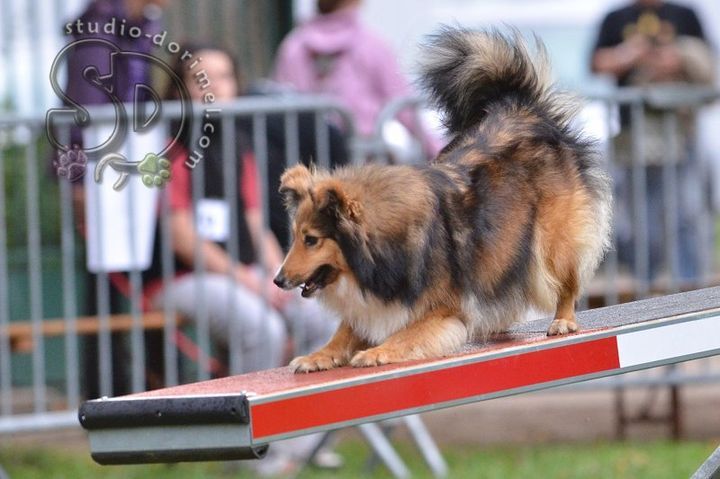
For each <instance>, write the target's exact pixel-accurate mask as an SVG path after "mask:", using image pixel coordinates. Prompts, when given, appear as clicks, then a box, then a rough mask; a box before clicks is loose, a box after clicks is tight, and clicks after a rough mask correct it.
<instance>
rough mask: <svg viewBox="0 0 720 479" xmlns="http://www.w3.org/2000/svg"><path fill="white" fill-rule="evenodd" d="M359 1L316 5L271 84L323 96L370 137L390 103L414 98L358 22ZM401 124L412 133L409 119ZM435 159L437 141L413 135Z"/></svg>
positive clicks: (280, 58) (292, 36)
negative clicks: (338, 105)
mask: <svg viewBox="0 0 720 479" xmlns="http://www.w3.org/2000/svg"><path fill="white" fill-rule="evenodd" d="M359 4H360V0H318V1H317V10H318V13H319V14H318V15H317V16H315V17H314V18H312V19H310V20H309V21H308V22H306V23H304V24H302V25H300V26H298V27H296V28H295V29H294V30H293V31H291V32H290V33H289V34H288V35H287V37H285V39H284V40H283V41H282V43H281V45H280V48H279V51H278V54H277V58H276V64H275V75H274V79H275V80H276V81H277V82H279V83H282V84H285V85H288V86H290V87H292V88H293V89H294V90H296V91H298V92H301V93H324V94H327V95H331V96H334V97H336V98H337V99H338V100H340V101H341V102H342V103H343V104H344V105H345V107H346V108H347V109H348V110H349V111H350V112H351V113H352V114H353V116H354V118H355V121H356V125H357V128H358V132H359V133H360V134H361V135H363V136H370V135H372V134H373V131H374V128H375V122H376V120H377V117H378V114H379V113H380V111H381V110H382V109H383V107H385V105H387V104H388V103H389V102H390V101H391V100H393V99H395V98H399V97H404V96H409V95H412V94H413V92H412V90H411V89H410V86H409V84H408V81H407V80H406V78H405V76H404V75H403V74H402V72H401V71H400V66H399V65H398V62H397V60H396V58H395V55H394V53H393V52H392V50H391V49H390V47H389V46H388V45H387V44H386V43H385V41H383V40H382V39H381V38H380V37H379V36H378V35H376V34H374V33H373V32H372V31H370V30H369V29H368V28H366V27H365V26H364V25H363V23H362V22H361V20H360V12H359ZM400 121H401V122H402V123H403V124H404V125H405V126H406V127H407V128H408V129H409V130H410V131H415V130H416V129H417V128H416V125H415V122H414V121H413V119H412V116H411V115H409V114H407V113H406V114H401V115H400ZM415 134H416V136H420V138H421V139H422V143H423V146H424V148H425V151H426V152H427V153H429V154H430V155H431V156H434V155H435V154H437V152H438V151H439V149H440V147H441V146H442V145H440V142H439V139H438V138H437V137H436V136H435V135H434V134H432V133H429V132H426V131H422V132H417V131H415Z"/></svg>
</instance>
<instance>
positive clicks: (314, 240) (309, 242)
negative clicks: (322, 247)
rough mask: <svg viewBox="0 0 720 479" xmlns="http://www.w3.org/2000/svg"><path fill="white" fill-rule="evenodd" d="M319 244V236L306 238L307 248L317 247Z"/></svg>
mask: <svg viewBox="0 0 720 479" xmlns="http://www.w3.org/2000/svg"><path fill="white" fill-rule="evenodd" d="M317 242H318V237H317V236H310V235H307V236H305V246H315V245H316V244H317Z"/></svg>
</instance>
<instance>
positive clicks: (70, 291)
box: [0, 96, 357, 432]
mask: <svg viewBox="0 0 720 479" xmlns="http://www.w3.org/2000/svg"><path fill="white" fill-rule="evenodd" d="M213 106H214V107H216V110H215V111H216V113H215V114H217V115H218V116H217V119H218V122H219V124H220V126H221V127H223V128H222V134H221V136H220V135H217V137H215V138H212V140H211V141H216V142H219V143H220V144H221V150H220V151H221V154H222V156H223V161H222V166H221V177H219V178H217V181H218V182H221V183H223V184H224V186H225V192H224V197H225V198H224V199H225V200H226V201H227V204H228V205H229V209H230V223H231V224H230V233H231V236H232V237H231V238H230V239H229V241H228V244H229V245H234V244H236V241H235V240H236V239H237V234H238V225H237V215H236V213H237V210H236V208H237V195H238V184H237V181H238V178H239V177H238V171H237V165H238V162H237V161H233V158H237V157H238V155H239V154H240V151H239V149H238V148H239V145H238V142H237V141H236V138H235V131H234V130H235V129H236V127H237V125H233V123H237V121H240V120H241V119H246V120H247V121H248V122H249V130H247V132H248V133H249V138H248V142H249V143H250V144H249V145H248V144H246V145H244V146H245V147H249V148H251V149H252V150H253V151H254V152H255V156H256V158H257V161H256V164H257V178H256V181H257V186H258V189H259V195H260V197H261V207H262V213H263V214H262V218H263V223H264V226H265V227H266V228H269V226H270V215H269V208H270V207H269V197H270V193H269V189H268V184H269V182H270V178H269V171H268V148H269V146H270V145H269V144H268V136H267V135H268V134H269V133H268V122H269V121H271V122H273V124H274V125H275V126H277V125H278V124H280V125H281V129H282V135H283V139H282V140H283V141H282V142H283V143H284V145H283V149H284V151H283V153H284V157H285V159H286V161H287V162H288V164H292V163H296V162H298V161H306V162H308V161H312V162H314V163H316V164H318V165H319V166H321V167H329V166H330V164H331V158H330V152H331V149H330V142H331V131H332V129H333V128H334V125H333V123H334V122H336V121H337V119H338V118H340V119H341V120H342V123H343V124H342V125H341V126H342V134H343V135H344V136H345V137H347V143H348V145H350V146H352V145H353V142H354V138H355V135H354V124H353V122H352V119H351V118H350V117H349V116H348V114H347V113H346V112H345V111H344V110H343V109H342V108H341V107H339V106H338V105H337V103H335V102H333V101H330V100H328V99H327V98H322V97H307V96H305V97H287V96H273V97H253V98H245V99H242V100H239V101H237V102H233V103H229V104H217V105H213ZM127 107H128V108H130V106H129V105H127ZM203 112H204V110H202V109H201V108H200V106H199V105H196V108H195V111H194V112H193V117H194V126H193V133H192V136H191V138H192V140H191V141H190V142H189V144H191V145H195V144H196V143H197V142H198V141H199V140H200V138H201V137H202V136H203V135H206V134H207V131H203V130H202V127H203V126H204V125H205V124H206V123H203V121H206V120H205V118H203V115H202V113H203ZM217 112H221V113H217ZM182 114H183V108H182V105H180V104H179V103H166V104H164V105H163V119H164V125H165V128H166V130H167V131H169V130H170V122H171V121H173V120H177V119H179V118H180V116H181V115H182ZM331 114H332V115H331ZM330 116H332V118H331V119H330V120H328V118H329V117H330ZM91 118H92V119H93V121H94V122H96V123H94V124H104V123H112V122H114V121H115V120H116V112H115V110H114V109H113V108H112V107H111V106H109V105H108V106H102V107H97V108H95V109H92V110H91ZM71 120H72V119H71V118H65V119H64V121H63V119H59V120H58V122H57V125H56V127H57V130H58V132H57V135H58V137H59V138H60V139H61V142H69V140H68V139H69V138H70V128H71V124H72V123H71ZM301 122H306V123H307V122H310V123H311V125H310V127H309V128H307V125H305V128H304V127H303V125H302V124H301ZM246 126H248V125H246ZM302 130H305V131H306V132H307V131H312V134H313V138H311V139H310V140H308V139H303V138H300V136H299V133H300V131H302ZM0 135H1V136H0V138H2V139H3V148H2V149H1V150H0V413H1V414H0V432H10V431H17V430H23V429H41V428H45V427H57V426H68V425H75V424H76V422H77V418H76V413H75V412H74V411H75V410H76V408H77V406H78V404H79V402H80V400H81V398H82V396H83V395H84V394H83V384H82V383H83V379H84V380H85V381H87V380H88V378H87V377H84V378H83V377H82V370H83V369H84V370H87V369H88V367H89V365H88V364H87V363H88V361H90V360H92V358H85V361H84V362H85V364H84V365H82V364H81V363H82V362H83V361H81V356H82V354H81V353H82V351H81V349H83V348H81V344H80V341H79V336H80V334H83V333H82V331H81V330H82V329H83V327H84V325H81V324H79V321H80V318H81V317H82V316H83V314H82V310H83V309H86V308H85V307H84V305H83V304H82V302H83V301H82V298H81V293H82V292H83V291H84V290H86V289H88V288H92V287H94V289H95V294H94V297H93V298H88V301H87V302H88V303H89V304H90V305H91V308H90V309H91V310H94V311H93V313H92V316H93V317H94V319H95V320H96V322H97V325H96V339H95V338H94V337H92V336H95V334H93V335H92V336H91V337H90V338H89V339H87V340H86V341H85V343H84V347H85V348H87V347H89V346H90V345H91V344H92V342H93V341H97V353H98V354H97V362H98V367H97V375H98V377H97V382H98V392H97V393H98V395H100V396H110V395H115V394H119V393H124V392H138V391H142V390H145V389H146V386H147V377H146V367H147V366H148V364H146V357H145V354H146V351H145V345H144V340H145V336H144V332H145V331H144V326H145V325H144V323H143V317H144V311H143V309H144V307H143V303H144V302H146V299H147V298H144V297H143V294H144V292H143V287H144V285H143V273H142V272H141V271H140V270H139V269H131V270H127V271H123V273H124V274H125V276H126V279H127V281H126V286H127V287H126V288H125V289H126V291H125V292H124V294H125V295H126V296H127V297H126V298H124V299H123V301H124V302H125V303H127V304H126V305H125V307H123V308H118V306H117V304H115V303H117V302H118V301H116V297H117V296H118V294H117V291H115V289H116V284H115V283H114V282H113V281H112V276H113V274H111V273H110V271H102V270H101V271H99V272H97V274H95V275H94V277H90V276H89V275H88V273H87V271H86V267H85V259H84V254H83V249H84V246H85V245H84V241H83V239H82V235H81V234H80V233H79V232H78V224H77V221H76V220H77V218H76V216H77V215H78V213H80V212H79V211H78V201H77V197H78V194H79V193H78V192H82V190H81V189H80V188H78V186H76V185H73V184H71V183H70V182H69V181H68V179H67V178H66V177H57V176H56V175H55V174H54V173H53V172H50V171H49V168H44V167H42V166H41V165H49V163H50V158H51V152H50V151H48V148H47V147H46V143H47V139H46V138H45V137H46V131H45V118H44V117H43V118H17V117H12V118H0ZM169 136H170V135H168V137H169ZM308 141H309V143H310V144H312V145H313V150H314V151H313V152H312V153H311V157H310V158H301V157H300V148H301V142H302V143H308ZM128 143H129V144H130V143H132V142H128ZM274 146H275V147H277V145H274ZM130 148H132V147H130ZM353 151H355V150H354V149H353V148H350V149H349V151H348V160H349V161H357V159H356V158H354V157H353V156H352V155H353V153H352V152H353ZM137 153H140V152H133V151H130V152H128V155H127V156H128V157H134V156H135V154H137ZM91 160H92V158H91ZM283 166H284V165H283ZM13 175H14V176H13ZM86 175H93V171H92V169H91V168H89V169H88V171H87V172H86ZM204 175H205V165H204V163H203V162H202V161H199V162H197V165H195V167H194V168H193V169H192V174H191V178H192V186H193V188H192V191H193V194H192V202H193V207H196V206H197V203H198V201H199V199H200V198H201V196H202V190H203V189H204V184H203V182H204ZM17 177H20V178H23V177H24V178H23V179H24V181H23V182H22V183H19V182H18V181H17V179H18V178H17ZM104 184H106V185H107V184H108V181H107V179H106V180H105V182H104ZM86 186H87V183H86ZM138 188H145V187H144V186H142V185H140V184H139V182H137V183H133V182H130V183H129V184H128V185H127V189H128V190H130V194H128V195H126V198H127V204H126V205H125V206H126V209H124V211H117V215H118V216H120V215H123V214H126V215H127V216H129V217H133V216H134V215H137V214H138V213H139V212H140V210H141V208H146V207H147V206H146V205H137V204H134V203H135V201H134V200H133V197H134V196H135V195H136V194H137V193H139V192H140V191H139V190H138ZM85 189H86V188H85ZM94 194H95V195H96V196H94V197H93V196H88V195H87V194H85V195H84V196H85V198H84V203H85V205H84V206H88V203H90V202H93V201H98V200H100V198H99V197H98V196H97V195H98V191H97V190H96V191H95V193H94ZM81 196H82V195H81ZM232 198H235V200H234V201H231V199H232ZM158 200H159V201H158V214H157V218H158V224H157V227H158V232H159V238H160V243H161V247H160V256H161V258H160V263H161V277H162V283H163V290H165V291H172V288H173V282H174V281H173V280H174V276H175V271H174V268H175V262H174V260H173V251H172V246H171V245H172V231H171V225H170V222H169V215H170V206H169V201H168V193H167V191H166V190H163V191H162V193H161V194H160V197H159V199H158ZM23 204H24V208H23V210H20V209H19V208H21V207H22V205H23ZM152 208H153V209H154V208H155V206H154V205H153V206H152ZM99 211H100V209H99V208H95V212H96V213H95V214H96V216H95V217H94V218H89V217H87V216H86V220H88V221H90V222H92V221H96V222H97V223H98V224H100V223H102V222H103V220H106V221H107V220H112V221H114V220H115V219H116V218H101V217H100V216H98V215H99ZM127 228H128V229H127V230H126V231H125V233H126V234H127V236H128V237H129V238H134V237H135V236H136V235H137V234H139V233H140V232H139V231H136V230H135V228H136V226H135V222H133V221H129V222H128V223H127ZM19 229H24V230H25V231H24V232H23V233H24V234H21V235H19V234H15V232H16V230H19ZM98 231H102V230H101V229H99V230H98ZM100 234H102V233H100ZM46 240H48V242H49V243H51V244H52V247H47V246H46ZM103 240H104V239H103V238H98V243H99V244H100V245H102V243H103ZM130 244H131V245H133V244H134V242H132V241H131V242H130ZM199 245H200V242H196V247H195V248H194V252H193V257H194V259H195V261H194V263H195V265H196V268H195V273H194V274H196V275H199V276H202V275H203V274H204V273H205V258H204V257H203V251H202V248H201V247H200V246H199ZM257 246H258V248H259V250H260V251H259V256H260V257H262V249H263V244H258V245H257ZM53 248H54V249H53ZM24 252H26V256H27V260H26V261H25V262H24V263H25V264H21V265H19V268H18V267H17V266H16V265H14V263H13V262H14V261H15V262H17V261H16V259H17V258H18V256H24V254H21V253H24ZM138 253H139V252H138V251H136V248H134V247H131V248H130V254H131V256H134V255H137V254H138ZM100 254H102V251H100ZM228 254H229V256H230V258H231V260H232V261H233V262H237V261H238V254H239V253H238V251H237V248H236V247H233V246H229V247H228ZM53 255H54V256H55V257H53V258H52V259H53V260H55V261H53V262H52V264H51V266H52V267H54V268H56V270H55V271H52V272H48V269H49V267H48V266H47V265H46V259H47V260H48V261H49V260H50V258H51V257H52V256H53ZM130 259H131V262H132V263H135V262H136V259H137V258H134V257H133V258H130ZM58 266H59V268H58ZM16 270H19V271H17V272H16ZM18 274H26V275H27V279H26V280H25V281H20V282H21V283H22V284H19V285H15V284H13V283H12V281H11V280H13V279H15V278H17V277H18V276H17V275H18ZM48 275H50V276H52V275H54V276H53V277H52V278H50V279H48ZM227 276H228V284H230V283H232V282H233V281H234V279H233V277H232V276H231V275H230V274H229V273H228V275H227ZM51 280H54V281H52V282H53V283H54V284H52V285H49V284H48V283H49V282H51ZM22 288H25V289H24V290H23V291H18V290H20V289H22ZM59 293H61V294H59ZM164 296H165V297H171V296H172V295H170V294H166V295H164ZM200 299H201V300H200V301H198V302H197V305H196V306H197V310H196V314H195V318H194V321H193V324H192V330H193V331H192V336H193V338H191V341H190V342H189V344H188V345H187V346H188V347H189V348H190V352H191V353H193V351H194V352H195V353H196V357H194V358H193V363H195V365H194V369H195V374H194V375H193V377H185V378H182V377H181V374H180V372H179V370H178V347H179V346H180V345H179V344H178V339H177V338H178V337H177V333H178V328H177V322H176V308H175V305H174V304H172V302H171V301H165V302H164V304H163V316H164V321H163V324H162V329H161V330H162V333H163V341H162V346H161V347H162V362H163V364H164V372H163V374H164V377H163V381H162V384H159V385H173V384H178V383H179V382H180V381H181V380H183V379H184V380H185V381H188V380H203V379H208V378H209V377H210V374H211V365H212V361H213V359H212V356H211V354H212V352H213V351H215V348H214V347H213V344H212V341H211V338H210V330H209V324H208V316H207V309H206V306H207V304H204V301H203V298H202V297H201V298H200ZM25 300H26V303H27V304H24V305H23V304H20V303H23V302H25ZM57 304H61V305H62V307H61V308H57ZM23 308H24V310H23ZM118 313H123V314H124V316H123V318H124V319H129V323H130V324H129V326H127V325H126V326H124V329H126V330H127V331H126V335H127V336H128V337H129V351H128V354H127V357H126V358H124V359H123V358H118V357H117V355H115V356H114V355H113V348H114V347H115V348H117V347H118V346H121V345H122V341H120V340H118V334H117V333H114V331H115V328H114V326H113V322H114V320H115V318H114V316H115V315H117V314H118ZM48 317H59V318H60V319H59V320H57V321H55V322H56V323H57V324H56V325H57V327H58V328H60V329H62V330H63V333H62V334H58V335H57V336H59V337H60V338H62V339H54V338H48V337H46V336H47V331H46V330H44V329H43V325H44V324H45V323H47V321H46V320H45V321H44V319H46V318H48ZM82 319H83V320H84V319H86V318H82ZM21 321H24V324H25V325H29V326H30V330H29V331H25V334H26V336H27V337H25V338H24V339H23V340H25V341H29V342H30V343H31V348H28V349H29V351H25V352H24V354H18V353H17V351H16V350H17V349H18V344H17V342H18V341H20V340H19V339H18V338H17V337H16V336H13V334H14V333H13V331H15V332H17V326H18V325H19V324H20V322H21ZM13 328H15V329H13ZM90 329H93V328H92V327H91V328H90ZM296 333H297V335H302V331H300V332H297V331H296ZM297 335H296V337H297ZM233 337H234V336H233V335H229V338H230V340H229V341H228V343H229V344H228V348H229V350H230V354H228V356H229V357H230V358H232V357H236V356H233V355H232V354H231V353H232V352H233V350H234V349H237V348H238V347H239V345H238V344H236V343H235V342H234V341H233V340H232V338H233ZM186 339H187V338H186ZM58 343H63V344H58ZM28 356H29V357H28ZM113 359H114V360H115V363H114V362H113ZM118 360H120V361H123V364H121V365H119V364H117V363H118ZM60 364H64V368H62V371H59V370H58V365H60ZM118 366H122V368H124V369H126V370H127V371H129V383H130V384H129V385H128V387H127V390H124V391H118V388H117V387H116V386H117V382H118V381H116V380H114V379H116V378H113V376H114V374H117V371H118V369H119V368H118ZM228 366H229V368H228V369H229V372H236V371H239V370H241V369H242V365H241V364H236V363H233V362H232V361H231V362H230V364H229V365H228ZM114 383H115V384H114ZM159 385H158V386H159ZM51 390H52V394H50V391H51ZM18 401H20V404H17V403H18Z"/></svg>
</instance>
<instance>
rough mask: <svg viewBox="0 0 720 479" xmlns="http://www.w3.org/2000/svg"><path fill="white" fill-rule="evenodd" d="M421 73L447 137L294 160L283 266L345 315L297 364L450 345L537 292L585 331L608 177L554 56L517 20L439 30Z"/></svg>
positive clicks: (511, 313) (535, 303)
mask: <svg viewBox="0 0 720 479" xmlns="http://www.w3.org/2000/svg"><path fill="white" fill-rule="evenodd" d="M426 50H427V52H426V53H427V62H426V64H425V65H424V67H423V68H424V70H423V81H424V84H425V86H426V88H427V89H428V91H429V92H430V94H431V95H432V97H433V98H434V99H435V101H436V102H437V104H438V106H439V107H440V108H441V109H442V110H443V111H444V112H445V115H446V116H445V120H446V125H447V127H448V130H449V131H450V133H451V134H452V135H453V139H452V141H451V142H450V144H449V145H448V146H447V147H446V148H445V149H444V150H443V151H442V152H441V153H440V155H438V157H437V159H436V160H435V161H434V162H433V164H431V165H428V166H417V167H413V166H380V165H365V166H359V167H349V168H343V169H339V170H336V171H334V172H325V171H310V170H308V169H307V168H305V167H304V166H296V167H293V168H291V169H289V170H288V171H286V172H285V174H284V176H283V178H282V181H281V191H283V192H284V193H285V195H286V198H287V203H288V209H289V211H290V214H291V217H292V220H293V233H294V236H295V241H294V243H293V244H292V247H291V249H290V251H289V253H288V255H287V258H286V259H285V262H284V263H283V266H282V268H281V269H280V271H279V272H278V275H277V277H276V283H277V284H278V285H279V286H281V287H285V288H294V287H298V286H302V287H303V295H304V296H311V295H316V296H317V297H318V299H320V300H321V301H322V302H323V303H325V304H326V305H327V306H328V307H330V308H331V309H333V310H335V311H336V312H337V313H338V314H339V315H340V317H341V318H342V321H341V325H340V327H339V329H338V332H337V333H336V335H335V337H334V338H333V339H332V340H331V341H330V342H329V343H328V344H327V345H326V346H325V347H324V348H323V349H321V350H320V351H318V352H316V353H313V354H311V355H309V356H304V357H300V358H296V359H295V360H294V361H293V362H292V363H291V367H293V368H294V370H295V371H298V372H307V371H315V370H321V369H329V368H332V367H336V366H342V365H345V364H352V365H353V366H372V365H378V364H385V363H390V362H398V361H404V360H411V359H423V358H431V357H441V356H443V355H447V354H450V353H453V352H454V351H456V350H457V349H458V348H460V347H461V346H462V345H463V344H464V343H465V342H466V341H468V340H469V339H472V338H473V337H477V336H481V337H482V336H486V335H488V334H491V333H494V332H499V331H503V330H505V329H506V328H507V327H508V326H509V325H510V324H512V323H513V322H514V321H517V320H518V319H520V318H522V316H523V315H524V314H525V313H526V311H527V310H528V309H530V308H534V309H538V310H543V311H553V312H554V313H555V317H554V320H553V321H552V323H551V324H550V327H549V329H548V334H549V335H558V334H567V333H569V332H573V331H576V330H577V328H578V326H577V323H576V321H575V311H574V304H575V300H576V299H577V297H578V294H579V292H580V290H581V288H582V286H583V285H584V284H585V283H586V281H587V280H588V279H589V278H590V276H591V275H592V273H593V272H594V270H595V268H596V267H597V265H598V263H599V261H600V259H601V257H602V255H603V253H604V251H605V250H606V249H607V246H608V238H609V233H610V211H611V199H610V186H609V181H608V178H607V176H606V174H605V173H604V172H603V171H602V169H601V168H600V167H599V165H598V160H597V158H596V156H595V154H594V152H593V149H592V145H591V144H590V143H589V142H587V141H586V140H584V139H583V138H582V137H581V136H580V135H579V134H578V132H576V131H574V130H573V129H572V127H571V126H570V123H569V122H570V119H571V117H572V114H573V111H572V110H571V109H569V107H568V102H567V99H566V98H565V97H563V96H562V95H560V94H558V93H555V92H553V91H551V90H550V84H549V81H548V79H547V71H546V70H547V59H546V56H545V52H544V49H543V48H542V46H541V45H539V44H538V45H537V48H536V50H537V51H536V59H535V60H534V61H533V59H532V58H531V56H530V54H529V53H528V51H527V48H526V46H525V45H524V43H523V42H522V40H521V39H520V38H519V36H518V35H515V36H512V37H509V36H506V35H502V34H500V33H498V32H495V31H491V32H474V31H468V30H462V29H449V28H446V29H444V30H442V31H441V32H440V33H439V34H437V35H435V36H434V37H432V38H431V40H430V42H429V44H428V46H427V48H426Z"/></svg>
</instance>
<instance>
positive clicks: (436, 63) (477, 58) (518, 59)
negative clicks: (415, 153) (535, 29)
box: [421, 27, 568, 133]
mask: <svg viewBox="0 0 720 479" xmlns="http://www.w3.org/2000/svg"><path fill="white" fill-rule="evenodd" d="M424 50H425V61H424V62H423V64H422V65H421V83H422V84H423V86H424V87H425V88H426V89H427V90H428V91H429V93H430V94H431V96H432V98H433V100H434V101H435V103H436V104H437V106H438V107H439V108H440V109H441V110H443V111H444V113H445V126H446V127H447V128H448V130H449V131H450V132H451V133H459V132H461V131H464V130H466V129H467V128H469V127H471V126H473V125H475V124H477V123H479V122H480V121H482V120H483V118H484V117H485V115H486V114H487V111H488V108H489V107H490V106H491V105H492V104H493V103H496V102H499V101H507V100H508V99H512V100H515V101H519V102H522V103H525V104H538V103H544V105H543V106H544V107H545V108H544V110H545V111H546V112H548V113H550V114H551V115H552V116H554V117H555V118H553V119H554V120H556V121H558V122H559V123H560V124H564V123H565V122H566V121H567V118H568V114H567V112H566V111H565V110H566V108H565V106H564V105H563V104H562V103H561V102H559V101H557V100H556V101H555V102H553V103H550V100H549V95H548V91H549V89H550V86H551V80H550V68H549V60H548V57H547V52H546V50H545V47H544V46H543V45H542V43H541V42H540V41H539V40H537V38H536V41H535V52H534V55H531V54H530V52H528V49H527V47H526V45H525V42H524V41H523V39H522V38H521V36H520V34H519V33H518V32H517V31H513V32H512V33H511V34H509V35H505V34H502V33H500V32H499V31H497V30H487V31H472V30H466V29H462V28H451V27H443V28H442V29H441V30H440V31H439V32H438V33H437V34H434V35H431V36H430V37H429V40H428V42H427V44H426V45H425V48H424Z"/></svg>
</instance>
